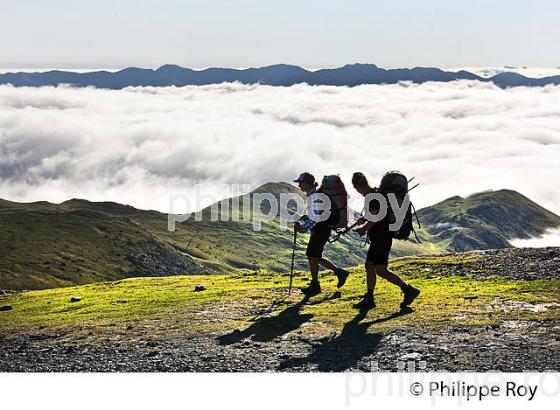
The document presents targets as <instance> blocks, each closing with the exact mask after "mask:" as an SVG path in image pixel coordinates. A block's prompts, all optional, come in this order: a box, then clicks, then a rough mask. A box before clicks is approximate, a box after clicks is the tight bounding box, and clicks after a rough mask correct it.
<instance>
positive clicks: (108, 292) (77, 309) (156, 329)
mask: <svg viewBox="0 0 560 410" xmlns="http://www.w3.org/2000/svg"><path fill="white" fill-rule="evenodd" d="M480 258H481V256H480V255H476V254H471V255H448V256H443V257H426V258H417V257H408V258H404V259H400V260H396V261H395V262H394V263H393V264H392V268H393V269H394V270H395V271H396V272H397V273H399V274H400V275H402V276H403V277H404V278H405V279H406V280H407V281H408V282H409V283H412V284H413V285H415V286H417V287H419V288H421V289H422V295H421V296H420V298H418V300H417V301H416V302H415V303H414V309H415V312H414V314H413V315H394V312H395V311H397V310H398V305H399V303H400V300H401V297H402V295H401V293H400V291H399V290H398V289H397V288H396V287H395V286H393V285H390V284H389V283H388V282H386V281H384V280H380V281H379V283H378V289H377V291H376V300H377V303H378V307H377V308H376V309H375V310H374V311H372V312H371V313H370V315H371V316H373V317H389V318H391V319H392V320H390V321H384V320H379V321H376V322H375V323H376V325H375V331H383V330H388V329H391V328H394V327H402V326H406V325H414V324H415V323H422V326H423V327H424V328H430V327H432V328H434V327H435V328H437V327H441V326H449V325H454V324H457V325H458V324H460V325H475V324H476V325H480V324H493V323H498V322H500V321H503V320H510V319H515V320H537V319H538V320H547V319H558V318H559V317H560V316H559V313H560V310H558V308H557V306H558V304H557V302H558V296H557V290H558V287H559V286H560V282H559V280H558V279H535V280H512V279H508V278H504V277H497V276H489V277H488V278H487V279H485V280H482V281H481V280H475V279H473V278H472V277H470V276H468V275H466V276H457V275H454V274H453V270H454V267H457V266H460V267H462V268H464V267H466V268H467V269H468V267H469V266H473V267H474V266H477V265H476V264H477V262H478V260H479V259H480ZM441 269H443V270H446V271H448V273H449V275H447V276H442V275H438V274H434V273H433V271H437V270H441ZM351 271H352V275H351V276H350V278H349V280H348V282H347V285H346V286H345V287H344V288H343V290H342V292H341V294H338V295H337V293H336V290H337V289H336V287H335V278H334V277H333V275H324V276H323V277H322V282H323V294H321V295H319V296H316V297H314V298H312V299H311V300H310V301H308V302H307V303H306V304H305V305H302V304H299V303H297V302H300V301H301V299H302V295H301V294H300V293H299V291H297V290H296V291H295V292H294V293H293V294H292V296H291V297H290V298H289V299H287V300H285V301H284V303H285V304H286V306H285V305H284V303H283V304H280V305H278V306H277V308H276V311H275V312H274V315H275V316H274V320H271V321H270V323H268V324H266V325H264V324H263V326H264V328H266V329H268V331H270V332H274V329H275V326H281V325H282V322H281V318H282V317H283V315H286V316H287V319H286V320H287V322H286V323H290V325H291V326H295V327H297V326H299V324H300V322H298V318H299V319H301V318H302V317H305V318H306V321H309V323H308V324H307V325H306V326H305V327H304V328H303V329H304V330H303V331H304V332H306V333H310V334H311V333H312V334H314V335H328V334H331V333H332V332H333V331H340V329H341V328H342V327H343V326H344V325H345V323H347V322H348V321H349V320H350V319H351V318H352V317H354V316H355V310H354V309H352V307H351V305H352V303H354V302H355V301H356V300H358V298H359V296H361V295H362V294H363V291H364V286H365V285H364V271H363V268H361V267H358V268H352V269H351ZM307 276H308V275H307V274H303V273H302V272H299V273H298V274H297V275H296V277H295V281H294V285H295V286H296V287H299V286H302V285H304V284H305V283H306V282H305V279H306V278H307ZM197 284H203V285H205V286H206V287H207V290H204V291H201V292H195V291H194V287H195V285H197ZM287 285H288V275H287V274H278V273H274V272H271V271H264V270H261V271H257V272H254V271H247V270H239V271H237V272H235V273H234V274H230V275H212V276H208V275H192V276H175V277H165V278H132V279H126V280H121V281H116V282H104V283H96V284H90V285H85V286H78V287H67V288H59V289H50V290H43V291H32V292H23V293H16V294H12V295H6V296H0V306H3V305H9V306H11V307H12V310H9V311H5V312H0V315H1V318H2V320H1V321H0V335H1V334H5V335H9V334H11V333H13V334H15V333H19V334H21V333H25V332H27V331H33V329H42V330H41V332H42V333H45V332H47V330H48V329H51V330H52V329H57V332H58V334H65V333H67V334H68V338H69V340H72V341H75V340H77V339H78V340H86V341H90V342H94V341H95V340H96V339H97V338H100V339H107V338H109V339H110V338H111V337H113V336H115V337H117V336H118V335H120V334H126V332H127V330H126V329H127V326H129V327H130V328H134V329H145V330H146V331H147V332H149V335H150V338H158V337H161V338H172V337H173V336H174V335H183V336H184V335H203V334H205V333H210V332H227V331H232V330H234V329H236V328H239V327H244V326H250V325H251V323H254V320H255V317H256V316H261V315H263V314H267V313H270V312H268V311H267V307H270V306H271V305H272V303H273V302H274V301H277V300H279V299H280V300H281V299H283V298H284V297H285V296H286V293H287ZM72 297H78V298H81V299H80V300H79V301H77V302H72V301H71V298H72ZM547 304H548V305H547ZM508 306H509V307H510V308H508ZM540 306H548V307H549V308H546V309H544V310H543V309H540V308H539V307H540ZM296 310H297V311H296ZM290 315H291V316H290ZM288 316H289V317H288ZM266 329H265V330H266Z"/></svg>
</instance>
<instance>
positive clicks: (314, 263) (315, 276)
mask: <svg viewBox="0 0 560 410" xmlns="http://www.w3.org/2000/svg"><path fill="white" fill-rule="evenodd" d="M307 260H308V261H309V270H310V271H311V280H314V281H318V280H319V262H320V261H321V258H316V257H313V256H308V257H307Z"/></svg>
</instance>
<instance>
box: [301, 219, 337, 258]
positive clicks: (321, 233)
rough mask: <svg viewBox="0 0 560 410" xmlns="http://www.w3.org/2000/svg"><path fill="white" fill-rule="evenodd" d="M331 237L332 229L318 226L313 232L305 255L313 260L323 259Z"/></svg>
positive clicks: (322, 225)
mask: <svg viewBox="0 0 560 410" xmlns="http://www.w3.org/2000/svg"><path fill="white" fill-rule="evenodd" d="M330 237H331V228H330V227H329V226H328V225H327V224H317V225H315V227H314V228H313V229H312V230H311V237H310V238H309V243H308V244H307V250H306V251H305V254H306V255H307V256H310V257H312V258H321V257H322V256H323V249H324V248H325V245H326V243H327V241H328V240H329V238H330Z"/></svg>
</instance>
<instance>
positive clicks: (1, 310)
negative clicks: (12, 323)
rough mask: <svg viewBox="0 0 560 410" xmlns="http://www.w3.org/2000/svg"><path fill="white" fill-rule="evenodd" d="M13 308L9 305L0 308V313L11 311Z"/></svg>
mask: <svg viewBox="0 0 560 410" xmlns="http://www.w3.org/2000/svg"><path fill="white" fill-rule="evenodd" d="M12 309H13V307H12V306H10V305H6V306H0V312H7V311H8V310H12Z"/></svg>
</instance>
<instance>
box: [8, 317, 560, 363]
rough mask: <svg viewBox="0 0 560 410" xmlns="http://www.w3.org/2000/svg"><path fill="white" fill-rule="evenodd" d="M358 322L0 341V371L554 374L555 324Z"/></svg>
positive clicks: (559, 339) (558, 338)
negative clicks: (280, 330) (146, 336)
mask: <svg viewBox="0 0 560 410" xmlns="http://www.w3.org/2000/svg"><path fill="white" fill-rule="evenodd" d="M371 324H372V322H365V323H364V322H361V320H360V319H359V317H357V318H356V319H355V321H354V322H350V324H348V325H347V326H345V328H344V329H343V330H342V332H341V333H340V334H333V335H331V336H329V337H326V338H320V339H312V340H309V339H306V338H303V337H301V336H300V335H298V333H297V331H296V332H295V334H292V333H290V334H286V335H283V336H279V337H276V338H274V339H273V340H271V341H259V340H261V339H262V338H261V337H260V336H259V335H258V334H252V335H250V334H248V333H242V332H236V333H237V334H236V333H231V334H211V335H206V336H203V337H201V336H199V337H194V338H184V339H180V340H173V341H154V340H141V341H138V342H135V343H134V344H131V343H129V342H127V341H122V342H120V343H119V342H117V343H115V342H112V343H111V344H99V345H96V346H92V345H91V346H90V345H84V344H79V343H76V344H67V343H64V344H61V343H57V342H56V336H54V337H52V338H51V337H43V338H40V337H39V338H27V339H26V340H21V339H19V338H9V339H6V338H4V339H0V343H1V345H2V350H1V351H0V372H13V371H18V372H30V371H32V372H45V371H46V372H52V371H55V372H61V371H62V372H67V371H70V372H86V371H87V372H91V371H94V372H123V371H126V372H192V371H196V372H245V371H258V372H260V371H286V372H308V371H321V372H331V371H337V372H340V371H347V370H349V371H371V370H374V371H375V370H380V371H438V370H447V371H469V370H473V371H489V370H497V371H510V372H520V371H524V370H534V371H545V370H555V371H558V369H560V355H558V350H559V348H560V321H547V322H520V321H509V322H504V323H503V324H502V325H500V326H463V327H457V326H455V327H450V328H448V329H447V331H438V332H436V331H429V332H427V331H426V330H425V329H421V328H401V329H397V330H393V331H391V332H389V333H388V334H386V335H381V334H377V333H366V332H367V329H368V327H369V326H370V325H371Z"/></svg>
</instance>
